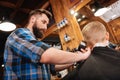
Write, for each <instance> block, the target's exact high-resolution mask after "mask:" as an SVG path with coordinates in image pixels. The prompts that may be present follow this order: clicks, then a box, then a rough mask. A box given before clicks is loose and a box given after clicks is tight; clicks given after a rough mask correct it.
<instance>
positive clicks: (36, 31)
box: [33, 26, 43, 38]
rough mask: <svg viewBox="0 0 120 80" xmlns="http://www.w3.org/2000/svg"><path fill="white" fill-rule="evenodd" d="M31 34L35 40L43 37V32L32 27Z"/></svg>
mask: <svg viewBox="0 0 120 80" xmlns="http://www.w3.org/2000/svg"><path fill="white" fill-rule="evenodd" d="M33 34H34V35H35V37H36V38H42V37H43V31H42V30H40V29H39V28H37V27H36V26H34V27H33Z"/></svg>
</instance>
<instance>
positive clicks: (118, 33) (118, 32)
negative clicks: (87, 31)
mask: <svg viewBox="0 0 120 80" xmlns="http://www.w3.org/2000/svg"><path fill="white" fill-rule="evenodd" d="M108 24H109V25H110V29H111V32H112V33H113V35H114V37H115V39H116V41H115V43H119V44H120V18H117V19H115V20H113V21H111V22H109V23H108Z"/></svg>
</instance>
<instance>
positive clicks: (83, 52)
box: [78, 47, 91, 59]
mask: <svg viewBox="0 0 120 80" xmlns="http://www.w3.org/2000/svg"><path fill="white" fill-rule="evenodd" d="M78 53H79V54H80V55H81V56H83V58H84V59H87V58H88V57H89V56H90V54H91V49H90V48H89V47H87V48H85V49H81V52H80V51H78Z"/></svg>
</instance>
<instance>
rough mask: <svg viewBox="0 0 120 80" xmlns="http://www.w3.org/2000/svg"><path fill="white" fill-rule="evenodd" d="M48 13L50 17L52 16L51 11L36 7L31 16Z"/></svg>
mask: <svg viewBox="0 0 120 80" xmlns="http://www.w3.org/2000/svg"><path fill="white" fill-rule="evenodd" d="M42 13H43V14H46V15H47V17H48V18H52V14H51V12H49V11H48V10H45V9H35V10H32V11H31V12H30V13H29V17H31V16H32V15H37V14H42Z"/></svg>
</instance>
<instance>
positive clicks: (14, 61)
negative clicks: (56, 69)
mask: <svg viewBox="0 0 120 80" xmlns="http://www.w3.org/2000/svg"><path fill="white" fill-rule="evenodd" d="M48 48H49V45H47V44H45V43H43V42H41V41H38V40H37V39H36V38H35V36H34V35H33V34H32V33H31V32H30V31H29V30H28V29H27V28H19V29H17V30H15V31H14V32H12V33H11V34H10V36H9V37H8V39H7V41H6V46H5V51H4V65H5V68H4V80H50V69H49V68H50V65H48V64H42V63H40V62H39V61H40V58H41V55H42V54H43V52H44V51H45V50H46V49H48Z"/></svg>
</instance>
